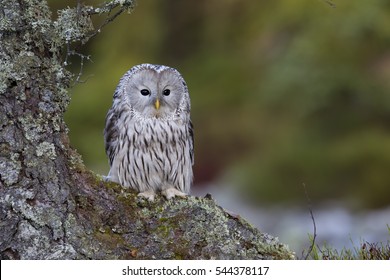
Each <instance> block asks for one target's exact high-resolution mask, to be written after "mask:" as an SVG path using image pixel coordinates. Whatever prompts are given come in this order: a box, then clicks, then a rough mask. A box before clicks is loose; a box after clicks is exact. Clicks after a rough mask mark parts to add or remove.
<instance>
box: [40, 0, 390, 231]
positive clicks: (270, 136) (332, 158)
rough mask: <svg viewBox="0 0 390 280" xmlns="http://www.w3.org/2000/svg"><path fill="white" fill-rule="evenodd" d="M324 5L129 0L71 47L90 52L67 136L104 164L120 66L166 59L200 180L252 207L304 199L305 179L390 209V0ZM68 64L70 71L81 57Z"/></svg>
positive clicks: (322, 196) (344, 198)
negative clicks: (174, 72) (180, 82)
mask: <svg viewBox="0 0 390 280" xmlns="http://www.w3.org/2000/svg"><path fill="white" fill-rule="evenodd" d="M48 2H49V4H50V6H51V8H52V9H53V11H56V10H57V9H58V8H63V7H66V6H71V7H73V6H75V5H76V4H77V1H76V0H74V1H57V0H49V1H48ZM101 2H102V0H84V1H83V3H84V4H86V5H88V4H94V5H97V4H99V3H101ZM332 2H333V3H334V4H335V5H336V7H332V5H330V4H328V3H327V2H326V1H322V0H294V1H291V0H273V1H265V0H258V1H242V0H224V1H217V0H197V1H183V0H164V1H158V0H138V5H137V7H136V8H135V10H134V11H133V12H132V14H131V15H122V16H120V17H119V18H117V19H116V20H115V21H114V22H112V23H110V24H109V25H107V26H106V27H105V28H104V29H103V30H102V32H101V34H99V35H98V36H97V37H96V38H94V39H93V40H92V41H91V42H90V43H88V44H87V45H86V46H85V47H83V48H82V49H80V50H78V51H79V52H81V53H83V54H87V55H91V60H92V61H93V62H88V61H84V69H83V75H82V77H81V80H87V82H85V83H80V84H76V85H75V86H74V87H73V88H72V89H71V90H70V94H71V97H72V102H71V104H70V107H69V110H68V112H67V114H66V121H67V124H68V126H69V128H70V137H71V142H72V144H73V146H74V147H75V148H77V150H78V151H79V152H80V153H81V155H82V156H83V159H84V161H85V163H86V165H87V166H88V167H89V168H90V169H92V170H94V171H96V172H97V173H100V174H106V173H107V172H108V169H109V167H108V162H107V159H106V156H105V152H104V145H103V133H102V131H103V127H104V119H105V115H106V113H107V110H108V109H109V108H110V106H111V103H112V95H113V92H114V89H115V87H116V85H117V83H118V81H119V79H120V77H121V76H122V75H123V74H124V73H125V72H126V71H127V70H128V69H129V68H131V67H132V66H133V65H136V64H140V63H144V62H148V63H154V64H164V65H169V66H171V67H174V68H176V69H178V70H179V71H180V72H181V73H182V75H183V76H184V78H185V80H186V81H187V84H188V87H189V90H190V96H191V101H192V113H191V115H192V120H193V123H194V126H195V143H196V146H195V166H194V168H195V187H194V189H195V190H196V189H198V188H201V187H202V186H205V185H211V184H212V185H217V186H219V187H218V188H223V187H225V186H229V187H232V188H234V187H235V188H234V191H235V192H236V193H237V194H240V195H241V196H244V197H245V198H246V199H249V201H250V202H252V203H253V204H260V205H275V204H279V203H288V204H293V205H297V204H298V205H302V206H303V207H305V206H306V197H305V192H304V190H303V187H302V185H303V184H305V185H306V188H307V190H308V192H309V195H310V197H311V200H312V201H315V202H316V203H320V202H324V201H329V200H336V201H341V202H342V203H343V204H344V205H346V207H350V208H351V209H378V208H383V207H386V206H389V205H390V1H388V0H371V1H367V0H353V1H338V0H334V1H332ZM53 17H56V13H55V12H53ZM95 20H96V21H95V26H98V24H99V21H102V20H104V18H95ZM71 67H73V72H75V73H78V71H79V67H80V60H79V58H77V57H74V60H73V63H72V65H71ZM220 190H222V189H220ZM382 226H383V227H385V224H383V225H382Z"/></svg>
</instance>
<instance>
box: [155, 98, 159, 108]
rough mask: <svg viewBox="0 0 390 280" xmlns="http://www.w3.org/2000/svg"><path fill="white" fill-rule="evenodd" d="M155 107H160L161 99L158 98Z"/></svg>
mask: <svg viewBox="0 0 390 280" xmlns="http://www.w3.org/2000/svg"><path fill="white" fill-rule="evenodd" d="M154 107H155V108H156V110H158V109H159V108H160V100H158V99H156V102H155V103H154Z"/></svg>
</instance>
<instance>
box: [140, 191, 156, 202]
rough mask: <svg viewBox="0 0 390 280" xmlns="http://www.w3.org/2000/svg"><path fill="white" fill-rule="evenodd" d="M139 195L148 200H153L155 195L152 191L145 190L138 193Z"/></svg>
mask: <svg viewBox="0 0 390 280" xmlns="http://www.w3.org/2000/svg"><path fill="white" fill-rule="evenodd" d="M138 196H139V197H142V198H146V199H147V200H149V201H150V202H153V201H154V197H155V196H156V193H155V192H154V191H145V192H140V193H139V194H138Z"/></svg>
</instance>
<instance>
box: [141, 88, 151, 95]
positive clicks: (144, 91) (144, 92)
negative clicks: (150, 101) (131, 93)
mask: <svg viewBox="0 0 390 280" xmlns="http://www.w3.org/2000/svg"><path fill="white" fill-rule="evenodd" d="M141 94H142V95H143V96H147V95H149V94H150V91H149V90H147V89H145V88H144V89H141Z"/></svg>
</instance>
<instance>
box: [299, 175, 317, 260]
mask: <svg viewBox="0 0 390 280" xmlns="http://www.w3.org/2000/svg"><path fill="white" fill-rule="evenodd" d="M302 185H303V189H304V191H305V196H306V199H307V207H308V208H309V212H310V217H311V220H312V222H313V239H312V241H311V245H310V248H309V251H308V252H307V254H306V256H305V258H304V259H305V260H307V259H308V257H309V255H310V253H311V252H312V251H313V249H314V246H315V244H316V238H317V226H316V221H315V219H314V214H313V210H312V205H311V200H310V197H309V194H308V193H307V189H306V184H305V183H303V184H302Z"/></svg>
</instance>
